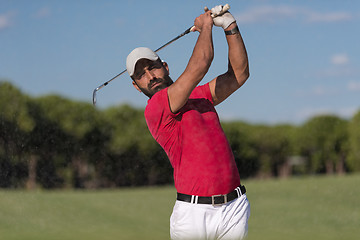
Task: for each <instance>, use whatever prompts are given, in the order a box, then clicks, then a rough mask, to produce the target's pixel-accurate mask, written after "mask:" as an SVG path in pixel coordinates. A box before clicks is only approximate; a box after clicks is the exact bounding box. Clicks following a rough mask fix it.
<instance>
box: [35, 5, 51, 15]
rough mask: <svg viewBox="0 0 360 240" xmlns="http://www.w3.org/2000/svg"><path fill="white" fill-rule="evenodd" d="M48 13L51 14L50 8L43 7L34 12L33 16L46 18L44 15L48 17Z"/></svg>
mask: <svg viewBox="0 0 360 240" xmlns="http://www.w3.org/2000/svg"><path fill="white" fill-rule="evenodd" d="M50 15H51V10H50V8H48V7H43V8H41V9H39V10H38V11H37V12H36V13H35V14H34V17H35V18H46V17H49V16H50Z"/></svg>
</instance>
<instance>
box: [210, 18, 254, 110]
mask: <svg viewBox="0 0 360 240" xmlns="http://www.w3.org/2000/svg"><path fill="white" fill-rule="evenodd" d="M236 26H237V25H236V22H233V23H231V25H230V26H228V27H227V28H226V29H224V30H225V31H228V30H231V29H234V27H236ZM226 40H227V42H228V46H229V63H228V71H227V72H226V73H224V74H222V75H220V76H218V77H216V78H215V79H213V80H212V81H211V82H210V83H209V87H210V92H211V95H212V97H213V101H214V105H217V104H219V103H221V102H222V101H224V100H225V99H226V98H227V97H229V96H230V95H231V94H232V93H233V92H235V91H236V90H237V89H239V88H240V87H241V86H242V85H243V84H244V83H245V81H246V80H247V79H248V78H249V76H250V74H249V63H248V57H247V53H246V49H245V45H244V42H243V39H242V37H241V34H240V32H239V33H236V34H233V35H226Z"/></svg>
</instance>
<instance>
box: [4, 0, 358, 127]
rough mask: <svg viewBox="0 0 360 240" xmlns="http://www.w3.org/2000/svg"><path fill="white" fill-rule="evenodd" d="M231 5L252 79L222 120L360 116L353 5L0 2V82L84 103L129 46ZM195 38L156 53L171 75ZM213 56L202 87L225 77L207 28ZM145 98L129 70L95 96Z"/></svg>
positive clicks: (219, 43) (153, 42)
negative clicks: (244, 45)
mask: <svg viewBox="0 0 360 240" xmlns="http://www.w3.org/2000/svg"><path fill="white" fill-rule="evenodd" d="M226 3H229V4H230V7H231V9H230V12H231V13H232V14H233V15H234V16H235V18H236V20H237V22H238V24H239V26H240V31H241V33H242V35H243V38H244V41H245V44H246V47H247V51H248V55H249V62H250V74H251V76H250V78H249V80H248V82H247V83H246V84H245V85H244V86H243V87H242V88H240V89H239V90H238V91H237V92H236V93H235V94H234V95H233V96H231V97H230V98H229V99H228V100H226V101H225V102H224V103H222V104H221V105H219V106H218V107H217V110H218V112H219V115H220V117H221V119H223V120H234V119H238V120H245V121H248V122H252V123H266V124H275V123H293V124H301V123H303V122H304V121H306V120H307V119H309V118H310V117H312V116H314V115H318V114H325V113H332V114H336V115H338V116H341V117H344V118H351V117H352V116H353V115H354V114H355V113H356V112H357V111H359V110H360V47H359V42H360V30H359V26H360V1H356V0H342V1H340V0H338V1H334V0H322V1H321V0H318V1H311V0H303V1H295V0H293V1H291V0H289V1H281V0H277V1H267V0H247V1H245V0H234V1H231V0H229V1H187V0H185V1H135V0H134V1H115V0H104V1H99V0H97V1H95V0H86V1H85V0H74V1H70V0H68V1H66V0H62V1H60V0H53V1H41V0H32V1H26V0H16V1H15V0H13V1H11V0H1V1H0V79H2V80H8V81H10V82H12V83H13V84H14V85H16V86H17V87H19V88H20V89H21V90H22V91H23V92H24V93H26V94H29V95H31V96H41V95H47V94H58V95H62V96H64V97H69V98H72V99H74V100H80V101H87V102H89V103H90V102H91V97H92V91H93V89H94V88H96V87H97V86H99V85H100V84H102V83H103V82H105V81H107V80H109V79H110V78H112V77H113V76H115V75H117V74H118V73H119V72H121V71H122V70H124V69H125V60H126V56H127V55H128V54H129V52H130V51H131V50H132V49H134V48H135V47H139V46H147V47H150V48H152V49H156V48H158V47H159V46H161V45H163V44H164V43H166V42H167V41H169V40H171V39H172V38H174V37H175V36H177V35H178V34H180V33H182V32H183V31H184V30H186V29H187V28H188V27H190V26H192V24H193V21H194V19H195V18H196V17H197V16H198V15H199V14H201V13H202V12H203V8H204V6H208V7H209V8H211V7H213V6H215V5H217V4H226ZM197 36H198V33H190V34H188V35H186V36H185V37H183V38H181V39H179V40H177V41H176V42H174V43H172V44H171V45H169V46H168V47H166V48H164V49H163V50H161V51H160V52H159V55H160V57H161V58H162V59H163V60H165V61H166V62H167V63H168V64H169V66H170V75H171V77H172V78H173V79H176V78H177V77H178V76H179V75H180V74H181V73H182V71H183V70H184V68H185V66H186V64H187V61H188V59H189V58H190V55H191V53H192V49H193V47H194V44H195V41H196V39H197ZM213 38H214V46H215V58H214V61H213V63H212V66H211V68H210V70H209V72H208V74H207V76H206V77H205V78H204V80H203V82H202V83H205V82H207V81H209V80H211V79H212V78H214V77H215V76H217V75H219V74H221V73H223V72H225V71H226V68H227V45H226V42H225V37H224V33H223V31H222V30H221V29H220V28H217V27H215V28H214V30H213ZM146 101H147V98H146V97H145V96H143V95H142V94H140V93H138V92H137V91H136V90H135V89H134V88H133V87H132V85H131V81H130V78H129V76H128V75H127V74H124V75H122V76H121V77H119V78H118V79H116V80H114V81H113V82H112V83H111V84H109V85H108V86H106V87H104V88H103V89H101V90H100V91H99V92H98V106H97V107H98V108H106V107H109V106H113V105H117V104H121V103H129V104H131V105H133V106H135V107H144V106H145V104H146Z"/></svg>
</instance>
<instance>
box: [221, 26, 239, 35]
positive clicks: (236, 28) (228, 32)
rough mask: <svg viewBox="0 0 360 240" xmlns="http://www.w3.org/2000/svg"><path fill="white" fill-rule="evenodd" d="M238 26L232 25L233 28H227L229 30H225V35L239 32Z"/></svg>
mask: <svg viewBox="0 0 360 240" xmlns="http://www.w3.org/2000/svg"><path fill="white" fill-rule="evenodd" d="M239 32H240V31H239V28H238V26H236V27H234V28H233V29H231V30H229V31H225V35H234V34H237V33H239Z"/></svg>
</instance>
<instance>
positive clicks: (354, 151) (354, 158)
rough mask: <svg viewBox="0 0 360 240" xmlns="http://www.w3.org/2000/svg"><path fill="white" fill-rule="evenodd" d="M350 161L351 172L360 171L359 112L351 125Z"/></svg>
mask: <svg viewBox="0 0 360 240" xmlns="http://www.w3.org/2000/svg"><path fill="white" fill-rule="evenodd" d="M349 148H350V149H349V160H348V166H349V168H350V170H351V171H360V111H358V112H357V113H356V114H355V115H354V116H353V118H352V119H351V121H350V124H349Z"/></svg>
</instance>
